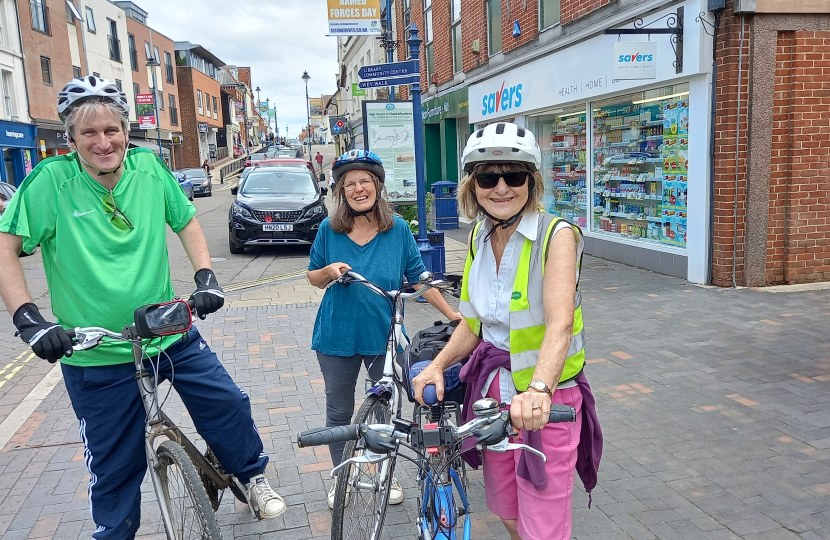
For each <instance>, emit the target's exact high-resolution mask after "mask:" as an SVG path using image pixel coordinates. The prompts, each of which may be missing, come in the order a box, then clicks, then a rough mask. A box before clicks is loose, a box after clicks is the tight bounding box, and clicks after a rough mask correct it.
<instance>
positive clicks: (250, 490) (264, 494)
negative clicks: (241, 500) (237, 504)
mask: <svg viewBox="0 0 830 540" xmlns="http://www.w3.org/2000/svg"><path fill="white" fill-rule="evenodd" d="M245 490H246V491H247V495H248V505H249V506H250V507H251V509H252V510H253V511H254V512H256V514H257V517H258V518H259V519H270V518H275V517H277V516H281V515H283V514H284V513H285V511H286V510H288V505H286V504H285V501H284V500H283V499H282V497H280V496H279V495H277V493H276V492H275V491H274V490H273V489H272V488H271V485H270V484H269V483H268V480H266V479H265V476H264V475H262V474H258V475H256V476H254V477H252V478H251V481H250V482H249V483H248V484H247V485H246V486H245Z"/></svg>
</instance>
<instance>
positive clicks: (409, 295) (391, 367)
mask: <svg viewBox="0 0 830 540" xmlns="http://www.w3.org/2000/svg"><path fill="white" fill-rule="evenodd" d="M419 278H420V280H419V282H418V283H415V285H421V287H420V288H419V289H418V290H416V291H413V292H405V291H404V290H400V291H386V290H384V289H383V288H382V287H380V286H378V285H377V284H375V283H373V282H371V281H369V280H367V279H366V278H364V277H363V276H361V275H360V274H358V273H356V272H353V271H348V272H344V273H343V274H342V275H341V276H340V277H339V278H337V279H336V280H334V281H332V282H331V283H329V284H328V286H327V288H328V287H333V286H334V285H341V286H350V285H352V284H357V285H361V286H364V287H367V288H368V289H369V290H371V291H372V292H374V293H375V294H377V295H379V296H381V297H382V298H385V299H386V300H387V302H388V303H389V306H390V312H391V315H392V319H391V324H390V329H389V334H388V340H387V347H386V357H385V360H384V365H383V376H382V377H381V378H380V379H379V380H378V381H376V382H374V383H372V382H371V381H369V380H367V381H366V382H367V385H366V386H367V388H366V398H365V399H364V401H363V404H362V405H361V406H360V409H359V410H358V411H357V412H356V413H355V415H354V417H353V420H352V424H365V423H367V422H370V421H371V423H374V424H387V425H391V422H392V418H397V417H399V416H400V412H401V408H402V405H403V402H402V400H401V393H402V391H403V389H402V377H403V374H402V373H401V366H400V364H399V363H398V362H397V355H398V345H399V344H401V343H402V340H403V338H404V334H403V302H404V301H405V300H413V299H416V298H419V297H420V296H421V295H423V294H424V293H425V292H426V291H427V290H428V289H429V288H433V287H434V288H438V289H447V288H450V287H453V286H454V285H455V284H454V283H453V282H452V281H445V280H441V279H437V280H436V279H432V278H433V276H432V274H430V273H428V272H425V273H424V274H422V275H421V276H419ZM346 442H347V444H346V447H345V449H344V451H343V458H344V463H345V464H346V466H341V467H338V469H339V470H340V473H339V474H338V475H337V476H336V482H335V495H334V511H333V513H332V524H331V531H332V539H333V540H342V539H343V538H369V537H373V538H378V537H379V536H380V531H381V530H382V528H383V520H384V518H385V515H386V507H387V506H388V503H389V491H390V489H391V486H392V472H393V471H394V469H395V457H394V456H393V457H392V458H391V459H389V460H384V461H383V462H380V461H377V460H374V458H372V451H371V450H370V449H368V448H366V447H364V446H361V445H360V444H359V441H358V440H356V439H353V440H349V441H346ZM354 456H358V457H361V456H364V457H365V456H369V457H370V458H371V459H369V460H368V461H360V460H358V461H355V460H354V459H351V458H353V457H354ZM378 463H379V464H380V466H379V467H378V466H375V464H378ZM332 478H335V475H332Z"/></svg>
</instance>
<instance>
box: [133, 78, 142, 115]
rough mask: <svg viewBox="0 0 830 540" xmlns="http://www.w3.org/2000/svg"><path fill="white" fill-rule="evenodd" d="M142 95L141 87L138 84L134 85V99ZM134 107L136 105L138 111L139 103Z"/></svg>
mask: <svg viewBox="0 0 830 540" xmlns="http://www.w3.org/2000/svg"><path fill="white" fill-rule="evenodd" d="M140 93H141V85H139V84H138V83H133V98H135V97H136V96H138V94H140ZM134 105H135V110H136V111H138V103H137V102H136V103H134Z"/></svg>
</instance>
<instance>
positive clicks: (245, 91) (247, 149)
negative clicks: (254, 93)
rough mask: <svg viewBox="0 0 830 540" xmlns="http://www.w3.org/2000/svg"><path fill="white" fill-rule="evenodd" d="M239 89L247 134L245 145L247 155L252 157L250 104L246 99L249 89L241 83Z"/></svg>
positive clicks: (243, 125)
mask: <svg viewBox="0 0 830 540" xmlns="http://www.w3.org/2000/svg"><path fill="white" fill-rule="evenodd" d="M239 88H240V89H241V90H242V122H243V123H242V131H243V132H244V133H245V141H244V143H243V144H244V145H245V155H246V156H250V155H251V147H250V146H248V143H249V142H250V139H249V136H250V135H249V134H248V104H247V103H245V98H246V97H247V95H248V92H247V90H246V88H247V87H246V86H245V85H244V84H241V83H240V84H239Z"/></svg>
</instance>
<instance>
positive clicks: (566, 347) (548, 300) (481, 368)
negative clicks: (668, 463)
mask: <svg viewBox="0 0 830 540" xmlns="http://www.w3.org/2000/svg"><path fill="white" fill-rule="evenodd" d="M461 163H462V168H463V169H464V172H465V173H466V175H465V176H464V178H463V179H462V181H461V185H460V188H459V190H458V191H459V192H458V201H459V207H460V208H461V209H462V211H464V213H465V214H466V215H467V217H469V218H470V219H471V220H472V219H475V218H484V219H483V221H479V222H478V223H477V224H476V226H475V227H474V228H473V231H472V233H471V234H470V241H469V242H470V245H469V246H468V249H467V262H466V264H465V266H464V277H463V281H462V289H461V312H462V313H463V314H464V321H462V322H461V324H459V325H458V327H457V328H456V329H455V331H454V332H453V334H452V337H451V338H450V341H449V343H448V344H447V346H446V347H445V348H444V349H443V350H442V351H441V352H440V353H438V355H437V356H436V357H435V359H434V360H433V361H432V362H431V363H430V364H429V366H428V367H427V368H426V369H425V370H424V371H422V372H421V374H420V375H418V376H417V377H415V379H414V380H413V381H412V384H413V388H414V392H415V398H416V399H417V400H418V401H419V402H421V403H423V390H424V386H426V385H427V384H434V385H435V387H436V391H437V394H438V399H442V398H443V395H444V376H443V371H444V369H446V368H447V367H449V366H451V365H453V364H455V363H456V362H458V361H460V360H461V359H462V358H466V357H467V356H468V355H469V354H470V353H472V357H471V358H470V360H469V361H468V362H467V363H466V364H465V365H464V367H463V368H462V369H461V374H460V378H461V380H462V381H463V382H465V383H466V384H467V388H466V394H465V397H464V406H463V409H462V411H463V412H462V422H467V421H469V420H470V419H472V418H473V413H472V403H473V401H475V400H477V399H479V398H481V397H482V396H484V395H486V396H488V397H492V398H495V399H496V400H497V401H498V402H499V403H506V404H508V408H509V410H510V417H511V419H512V421H513V427H514V428H515V429H516V430H517V431H519V432H520V435H519V437H516V438H514V441H515V442H517V443H524V444H527V445H529V446H531V447H533V448H535V449H537V450H539V451H541V452H543V453H544V454H545V456H546V458H547V459H546V461H542V459H541V458H539V457H537V456H535V455H533V454H530V453H528V452H522V453H521V454H517V451H512V450H511V451H508V452H501V453H500V452H491V451H483V452H482V458H483V462H484V463H483V464H484V487H485V493H486V495H487V507H488V508H489V509H490V511H492V512H493V513H494V514H496V515H497V516H499V517H500V518H501V519H502V522H503V523H504V526H505V528H506V529H507V531H508V532H509V533H510V538H511V539H514V540H515V539H519V538H521V539H524V540H569V539H570V538H571V509H572V504H571V496H572V493H573V487H574V472H575V471H578V473H579V475H580V478H581V479H582V481H583V483H584V484H585V489H586V491H587V492H588V493H590V492H591V489H593V488H594V486H595V485H596V472H597V467H598V466H599V458H600V456H601V454H602V433H601V431H600V428H599V423H598V422H597V419H596V412H595V410H594V399H593V396H592V395H591V389H590V386H588V381H587V379H586V378H585V375H584V374H583V372H582V370H583V367H584V364H585V350H584V335H583V323H582V307H581V300H580V298H581V297H580V293H579V274H580V265H581V260H582V249H583V238H582V232H581V231H580V230H579V228H578V227H576V226H574V225H571V224H570V223H568V222H567V221H565V220H564V219H561V218H557V217H554V216H553V215H551V214H549V213H547V212H544V211H543V210H542V205H541V204H540V202H541V198H542V194H543V192H544V184H543V180H542V175H541V173H540V172H539V169H540V167H541V164H542V153H541V150H540V148H539V145H538V144H537V142H536V138H535V137H534V135H533V133H531V132H530V131H528V130H527V129H525V128H521V127H519V126H517V125H516V124H512V123H506V122H498V123H495V124H490V125H488V126H486V127H485V128H483V129H481V130H479V131H478V132H477V133H476V134H475V135H474V136H471V137H470V140H469V142H468V143H467V146H466V148H465V149H464V152H463V154H462V159H461ZM551 402H553V403H564V404H567V405H570V406H572V407H573V408H574V409H576V413H577V416H576V422H565V423H554V424H549V423H548V417H549V415H550V409H551ZM470 442H474V441H473V440H472V439H470ZM464 456H465V457H464V459H465V460H466V461H467V462H468V463H470V465H472V466H473V467H474V468H478V465H479V459H478V455H476V454H473V453H471V452H468V453H466V454H464Z"/></svg>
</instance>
